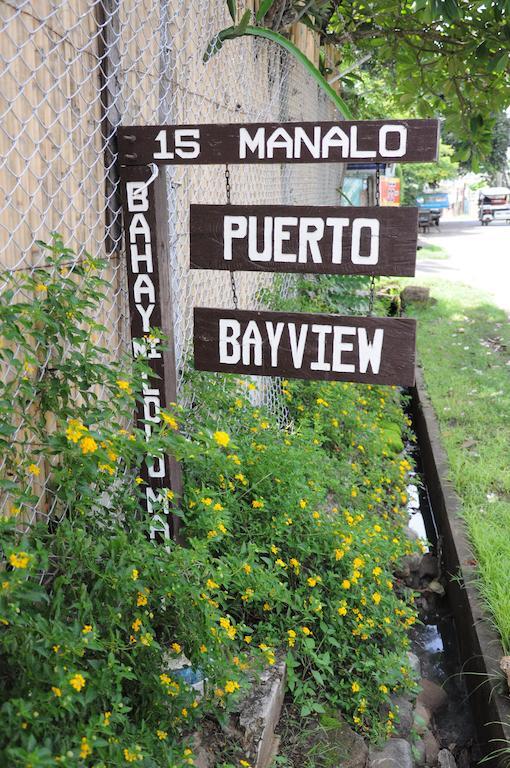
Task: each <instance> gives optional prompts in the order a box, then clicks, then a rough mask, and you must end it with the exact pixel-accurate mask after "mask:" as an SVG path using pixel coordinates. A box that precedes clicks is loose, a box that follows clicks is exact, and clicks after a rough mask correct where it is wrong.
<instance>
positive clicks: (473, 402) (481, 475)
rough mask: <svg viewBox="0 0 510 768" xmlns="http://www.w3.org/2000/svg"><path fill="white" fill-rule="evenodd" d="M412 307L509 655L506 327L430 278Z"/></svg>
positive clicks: (481, 298)
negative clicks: (422, 300)
mask: <svg viewBox="0 0 510 768" xmlns="http://www.w3.org/2000/svg"><path fill="white" fill-rule="evenodd" d="M427 284H428V285H430V286H431V295H432V296H433V297H434V298H435V299H436V300H437V304H434V305H433V306H428V307H426V308H419V307H417V306H414V307H410V308H409V310H408V314H410V315H412V316H414V317H416V318H417V319H418V321H419V322H418V341H417V343H418V354H419V359H420V362H421V364H422V365H423V369H424V375H425V382H426V385H427V390H428V392H429V395H430V397H431V400H432V403H433V405H434V408H435V411H436V414H437V417H438V420H439V424H440V428H441V435H442V439H443V443H444V446H445V449H446V452H447V454H448V459H449V464H450V473H451V479H452V481H453V483H454V485H455V488H456V490H457V492H458V494H459V495H460V497H461V500H462V514H463V516H464V518H465V520H466V523H467V528H468V531H469V535H470V537H471V541H472V543H473V546H474V550H475V553H476V557H477V560H478V571H479V576H480V579H479V587H480V591H481V593H482V595H483V597H484V598H485V600H486V602H487V604H488V606H489V608H490V611H491V614H492V617H493V620H494V623H495V625H496V627H497V629H498V630H499V632H500V634H501V639H502V642H503V646H504V648H505V651H506V652H507V653H508V652H509V650H510V568H509V564H510V537H509V536H508V531H509V530H510V472H509V447H510V365H509V361H510V327H509V324H508V319H507V317H506V314H505V312H503V311H502V310H500V309H498V308H497V307H495V306H494V304H492V303H491V301H490V299H489V298H488V297H487V296H486V295H484V294H483V293H480V292H478V291H476V290H473V289H471V288H468V287H465V286H462V285H457V284H453V283H445V282H443V281H437V280H430V281H427Z"/></svg>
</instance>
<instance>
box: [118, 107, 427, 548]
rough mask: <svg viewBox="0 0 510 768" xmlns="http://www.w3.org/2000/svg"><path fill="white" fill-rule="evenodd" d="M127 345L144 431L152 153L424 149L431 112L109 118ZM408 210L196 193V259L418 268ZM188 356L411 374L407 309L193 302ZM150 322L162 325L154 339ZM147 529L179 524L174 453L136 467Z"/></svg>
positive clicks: (164, 244)
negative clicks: (329, 117)
mask: <svg viewBox="0 0 510 768" xmlns="http://www.w3.org/2000/svg"><path fill="white" fill-rule="evenodd" d="M117 142H118V149H119V163H120V187H121V195H122V204H123V214H124V230H125V242H126V252H127V273H128V291H129V303H130V315H131V336H132V339H133V354H134V355H135V356H140V355H143V356H144V357H145V358H146V359H147V361H148V362H149V364H150V367H151V368H152V371H153V373H154V375H153V376H148V377H147V381H146V383H145V385H144V388H143V393H142V395H143V401H142V403H141V405H140V407H139V411H138V420H139V422H140V423H141V424H143V428H144V430H145V432H146V435H147V437H148V438H149V437H150V435H151V432H152V429H153V425H154V424H155V423H158V422H159V421H160V418H161V417H160V411H161V408H164V407H165V406H166V405H168V404H169V403H170V402H172V401H173V400H175V390H176V371H175V356H174V345H173V335H172V303H171V299H172V297H171V290H170V274H169V264H170V259H169V254H168V212H167V195H166V188H165V179H164V174H158V173H157V171H158V167H159V166H160V165H186V164H187V165H200V164H223V165H224V164H226V163H231V164H234V163H310V162H312V163H320V162H326V163H337V162H340V163H347V162H349V163H352V162H354V163H356V162H358V163H362V162H367V161H369V162H375V163H379V162H400V163H402V162H433V161H435V160H437V155H438V146H439V122H438V121H437V120H390V121H388V120H366V121H359V120H358V121H341V122H318V123H313V122H308V123H252V124H234V125H185V126H174V125H158V126H145V127H141V126H127V127H125V126H124V127H120V128H119V129H118V131H117ZM416 239H417V212H416V210H413V209H409V208H402V209H396V210H384V209H380V208H344V207H342V208H334V207H309V206H307V207H305V206H297V207H288V206H228V207H225V206H218V205H208V206H192V210H191V267H192V268H194V269H229V270H232V271H233V270H236V269H243V270H264V271H275V272H277V271H278V272H312V273H316V274H369V275H413V274H414V269H415V260H416ZM194 313H195V314H194V317H195V326H194V347H195V367H196V368H197V369H199V370H206V371H226V372H231V373H247V374H258V375H262V376H286V377H296V378H305V379H334V380H342V381H357V382H366V383H375V384H401V385H410V384H412V383H413V382H414V347H415V330H416V327H415V322H414V321H413V320H409V319H400V318H376V317H339V316H336V315H314V314H303V313H279V312H252V311H238V310H222V309H206V308H195V310H194ZM154 328H160V329H161V331H162V333H163V334H164V335H165V337H166V339H167V342H166V351H164V352H162V351H160V350H159V345H158V340H157V339H155V338H154V337H153V335H152V334H153V330H152V329H154ZM143 477H144V479H145V480H146V485H145V486H144V487H145V506H146V510H147V513H148V516H149V519H150V535H151V537H152V538H163V539H165V538H166V539H168V538H170V536H175V534H176V530H177V518H176V517H175V516H174V517H172V516H171V515H170V513H169V508H168V506H165V504H166V500H167V491H168V490H169V489H171V490H172V491H173V492H174V493H175V494H176V496H178V495H179V494H180V491H181V483H182V480H181V475H180V468H179V465H178V464H177V463H176V462H175V461H174V460H173V459H171V458H169V457H167V456H154V457H150V458H149V460H148V462H147V467H146V469H145V470H144V475H143Z"/></svg>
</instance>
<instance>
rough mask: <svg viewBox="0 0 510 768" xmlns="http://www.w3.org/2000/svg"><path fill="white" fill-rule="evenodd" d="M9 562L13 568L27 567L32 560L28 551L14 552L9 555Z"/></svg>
mask: <svg viewBox="0 0 510 768" xmlns="http://www.w3.org/2000/svg"><path fill="white" fill-rule="evenodd" d="M9 562H10V564H11V565H12V567H13V568H26V567H27V565H28V564H29V562H30V555H27V553H26V552H13V553H12V555H9Z"/></svg>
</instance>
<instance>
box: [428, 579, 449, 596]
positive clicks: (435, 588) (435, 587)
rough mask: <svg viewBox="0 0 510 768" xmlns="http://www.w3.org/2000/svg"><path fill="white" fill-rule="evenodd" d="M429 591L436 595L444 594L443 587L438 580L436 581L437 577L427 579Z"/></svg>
mask: <svg viewBox="0 0 510 768" xmlns="http://www.w3.org/2000/svg"><path fill="white" fill-rule="evenodd" d="M428 588H429V589H430V591H431V592H433V593H434V594H435V595H437V596H438V597H444V596H445V588H444V587H443V585H442V584H441V582H440V581H437V579H432V581H429V586H428Z"/></svg>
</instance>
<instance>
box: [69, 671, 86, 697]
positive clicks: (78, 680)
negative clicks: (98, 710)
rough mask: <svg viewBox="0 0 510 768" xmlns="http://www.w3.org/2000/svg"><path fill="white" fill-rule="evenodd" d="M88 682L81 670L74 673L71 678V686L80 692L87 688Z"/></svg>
mask: <svg viewBox="0 0 510 768" xmlns="http://www.w3.org/2000/svg"><path fill="white" fill-rule="evenodd" d="M86 683H87V681H86V680H85V678H84V677H83V675H81V674H80V673H79V672H78V673H77V674H76V675H73V676H72V677H71V678H70V680H69V684H70V685H71V687H72V688H74V690H75V691H78V692H80V691H81V689H82V688H85V685H86Z"/></svg>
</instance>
